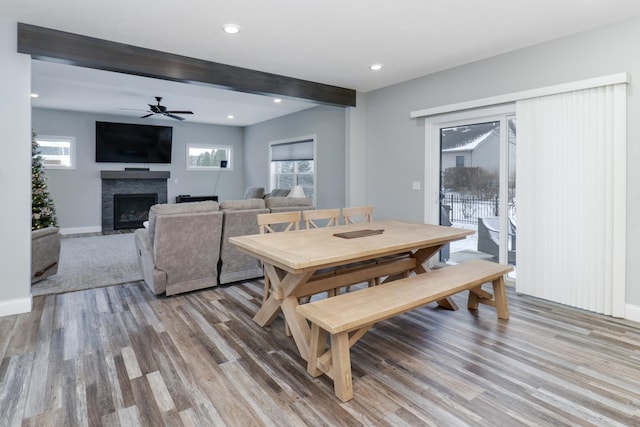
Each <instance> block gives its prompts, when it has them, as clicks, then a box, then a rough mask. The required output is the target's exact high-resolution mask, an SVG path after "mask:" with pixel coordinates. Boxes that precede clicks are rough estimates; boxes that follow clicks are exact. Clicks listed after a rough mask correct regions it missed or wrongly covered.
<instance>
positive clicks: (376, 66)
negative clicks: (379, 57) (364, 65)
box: [369, 64, 382, 71]
mask: <svg viewBox="0 0 640 427" xmlns="http://www.w3.org/2000/svg"><path fill="white" fill-rule="evenodd" d="M369 69H370V70H373V71H378V70H381V69H382V64H371V65H369Z"/></svg>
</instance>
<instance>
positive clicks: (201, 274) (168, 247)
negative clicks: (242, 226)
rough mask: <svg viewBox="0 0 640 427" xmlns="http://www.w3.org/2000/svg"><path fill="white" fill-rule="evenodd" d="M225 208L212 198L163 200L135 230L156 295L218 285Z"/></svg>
mask: <svg viewBox="0 0 640 427" xmlns="http://www.w3.org/2000/svg"><path fill="white" fill-rule="evenodd" d="M221 233H222V212H220V211H219V209H218V203H217V202H212V201H206V202H195V203H180V204H159V205H154V206H152V207H151V209H150V210H149V224H148V229H146V228H143V229H138V230H136V232H135V244H136V249H137V254H138V261H139V263H140V268H141V269H142V275H143V278H144V281H145V282H146V283H147V285H148V286H149V288H151V290H152V291H153V293H155V294H156V295H158V294H162V293H165V294H166V295H173V294H177V293H181V292H188V291H192V290H196V289H202V288H208V287H212V286H216V285H217V282H218V259H219V256H220V236H221Z"/></svg>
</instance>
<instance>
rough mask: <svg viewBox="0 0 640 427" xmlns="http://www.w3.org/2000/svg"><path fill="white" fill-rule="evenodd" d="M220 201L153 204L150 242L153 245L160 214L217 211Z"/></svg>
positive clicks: (150, 211)
mask: <svg viewBox="0 0 640 427" xmlns="http://www.w3.org/2000/svg"><path fill="white" fill-rule="evenodd" d="M219 210H220V209H219V207H218V202H213V201H210V200H207V201H204V202H191V203H176V204H168V203H166V204H165V203H161V204H157V205H153V206H151V208H150V209H149V244H150V245H151V247H153V241H154V238H155V234H156V220H157V217H158V215H176V214H185V213H198V212H212V211H213V212H216V211H219Z"/></svg>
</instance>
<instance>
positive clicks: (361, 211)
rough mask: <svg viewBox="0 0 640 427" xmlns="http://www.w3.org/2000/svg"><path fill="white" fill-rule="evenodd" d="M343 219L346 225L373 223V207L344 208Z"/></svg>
mask: <svg viewBox="0 0 640 427" xmlns="http://www.w3.org/2000/svg"><path fill="white" fill-rule="evenodd" d="M342 218H343V221H344V223H345V224H358V223H361V222H371V221H373V206H357V207H352V208H342Z"/></svg>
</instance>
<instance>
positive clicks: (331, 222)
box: [302, 209, 340, 229]
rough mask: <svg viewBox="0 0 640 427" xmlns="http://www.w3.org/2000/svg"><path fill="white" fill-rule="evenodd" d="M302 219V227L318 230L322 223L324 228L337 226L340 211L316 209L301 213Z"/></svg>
mask: <svg viewBox="0 0 640 427" xmlns="http://www.w3.org/2000/svg"><path fill="white" fill-rule="evenodd" d="M302 219H303V220H304V225H305V227H306V228H307V229H309V228H320V227H321V225H318V224H322V222H318V221H324V220H326V222H325V225H324V226H325V227H334V226H336V225H338V221H340V209H317V210H310V211H303V212H302Z"/></svg>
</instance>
